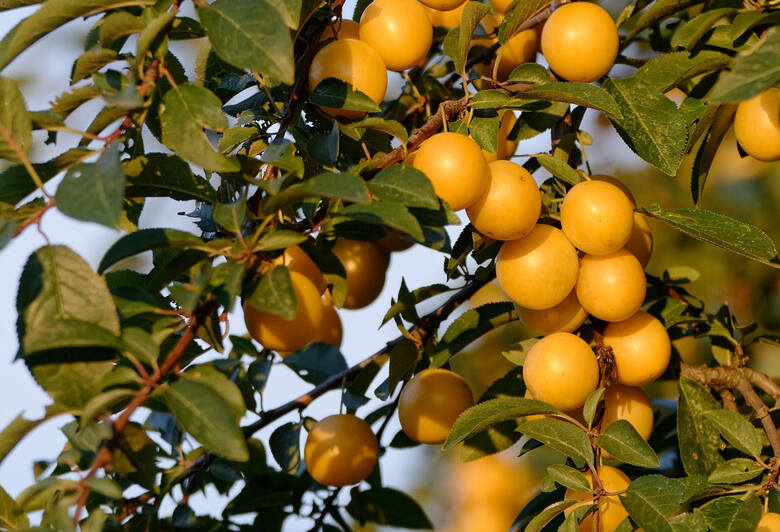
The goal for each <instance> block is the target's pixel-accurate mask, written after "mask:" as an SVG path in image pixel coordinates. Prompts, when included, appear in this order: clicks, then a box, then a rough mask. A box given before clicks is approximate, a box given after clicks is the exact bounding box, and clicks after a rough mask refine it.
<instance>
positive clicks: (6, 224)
mask: <svg viewBox="0 0 780 532" xmlns="http://www.w3.org/2000/svg"><path fill="white" fill-rule="evenodd" d="M18 227H19V224H18V223H17V222H15V221H13V220H0V251H2V249H3V248H4V247H5V246H6V244H8V243H9V242H10V241H11V240H12V239H13V238H14V233H16V230H17V228H18Z"/></svg>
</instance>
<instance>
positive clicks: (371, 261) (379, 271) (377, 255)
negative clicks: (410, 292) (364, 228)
mask: <svg viewBox="0 0 780 532" xmlns="http://www.w3.org/2000/svg"><path fill="white" fill-rule="evenodd" d="M332 251H333V254H334V255H336V257H338V259H339V261H341V264H342V265H343V266H344V270H345V271H346V272H347V297H346V299H345V300H344V308H347V309H358V308H363V307H365V306H368V305H369V304H370V303H372V302H373V301H374V300H375V299H376V298H377V296H379V293H380V292H381V291H382V287H383V286H384V285H385V273H386V272H387V266H388V259H387V256H386V255H385V254H384V253H382V250H380V249H379V248H378V247H377V246H376V245H375V244H374V243H373V242H364V241H362V240H349V239H346V238H340V239H338V240H337V241H336V244H335V245H334V246H333V249H332Z"/></svg>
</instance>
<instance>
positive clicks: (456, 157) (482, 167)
mask: <svg viewBox="0 0 780 532" xmlns="http://www.w3.org/2000/svg"><path fill="white" fill-rule="evenodd" d="M414 167H415V168H417V169H418V170H420V171H421V172H423V173H424V174H425V175H426V176H428V179H430V180H431V183H432V184H433V188H434V190H435V191H436V195H437V196H439V197H440V198H441V199H443V200H444V201H446V202H447V203H449V204H450V207H452V210H453V211H459V210H461V209H465V208H466V207H468V206H469V205H472V204H473V203H475V202H476V201H477V199H479V197H480V196H481V195H482V193H483V192H484V191H485V189H486V188H487V187H488V182H489V181H490V170H489V169H488V165H487V161H486V160H485V156H484V155H483V154H482V148H480V147H479V144H477V143H476V142H474V140H473V139H471V138H470V137H467V136H465V135H460V134H458V133H437V134H436V135H434V136H432V137H431V138H429V139H428V140H426V141H425V142H423V143H422V145H421V146H420V148H419V149H418V150H417V155H416V156H415V157H414Z"/></svg>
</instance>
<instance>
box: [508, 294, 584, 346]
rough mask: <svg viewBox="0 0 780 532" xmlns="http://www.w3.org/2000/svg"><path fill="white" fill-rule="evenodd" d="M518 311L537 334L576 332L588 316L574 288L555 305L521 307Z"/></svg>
mask: <svg viewBox="0 0 780 532" xmlns="http://www.w3.org/2000/svg"><path fill="white" fill-rule="evenodd" d="M518 313H519V314H520V318H522V320H523V322H524V323H525V324H526V325H527V326H528V327H529V328H531V329H533V330H534V331H535V332H536V333H537V334H543V335H547V334H552V333H555V332H574V331H576V330H577V328H578V327H579V326H580V325H582V322H584V321H585V318H587V317H588V313H587V312H585V309H584V308H582V305H580V302H579V301H578V300H577V294H576V293H575V292H574V290H572V291H571V292H570V293H569V295H568V296H566V299H564V300H563V301H561V302H560V303H558V304H557V305H555V306H554V307H550V308H548V309H543V310H530V309H527V308H519V309H518Z"/></svg>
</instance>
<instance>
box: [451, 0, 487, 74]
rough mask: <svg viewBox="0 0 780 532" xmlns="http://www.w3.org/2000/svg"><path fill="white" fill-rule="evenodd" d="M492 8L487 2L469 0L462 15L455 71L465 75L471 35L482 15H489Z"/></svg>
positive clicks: (454, 58)
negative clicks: (471, 0)
mask: <svg viewBox="0 0 780 532" xmlns="http://www.w3.org/2000/svg"><path fill="white" fill-rule="evenodd" d="M489 10H490V9H489V8H488V6H486V5H485V4H481V3H478V2H468V3H467V4H466V8H465V9H464V10H463V14H462V15H461V16H460V26H459V28H458V48H457V53H456V54H455V55H453V56H451V57H452V59H453V61H455V72H457V73H458V74H460V75H463V72H464V68H465V66H466V57H468V53H469V45H470V44H471V35H472V34H473V33H474V30H475V29H476V28H477V25H478V24H479V21H480V20H482V17H484V16H485V15H487V13H488V11H489Z"/></svg>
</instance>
